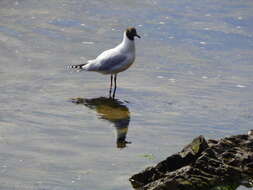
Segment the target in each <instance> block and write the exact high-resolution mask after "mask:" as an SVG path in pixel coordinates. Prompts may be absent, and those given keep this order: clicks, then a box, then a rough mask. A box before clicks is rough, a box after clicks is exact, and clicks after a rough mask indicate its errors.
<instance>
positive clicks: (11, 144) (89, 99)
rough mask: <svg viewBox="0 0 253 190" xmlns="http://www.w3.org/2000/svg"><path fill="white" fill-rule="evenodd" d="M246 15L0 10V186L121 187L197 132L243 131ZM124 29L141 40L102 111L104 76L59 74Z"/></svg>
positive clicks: (163, 5)
mask: <svg viewBox="0 0 253 190" xmlns="http://www.w3.org/2000/svg"><path fill="white" fill-rule="evenodd" d="M252 11H253V2H252V1H251V0H238V1H230V0H221V1H216V0H214V1H211V0H182V1H174V0H172V1H162V0H157V1H156V0H144V1H139V2H137V1H132V0H130V1H116V0H113V1H97V0H94V1H87V0H72V1H67V0H50V1H46V0H45V1H39V0H19V1H13V0H3V1H0V61H1V62H0V81H1V82H0V92H1V93H0V105H1V106H0V142H1V143H0V151H1V156H0V182H1V183H0V189H5V190H13V189H18V190H29V189H35V190H42V189H43V190H52V189H54V190H58V189H61V190H81V189H106V190H111V189H114V190H122V189H131V186H130V183H129V182H128V178H129V177H130V176H131V175H132V174H134V173H136V172H138V171H140V170H142V169H144V168H145V167H146V166H149V165H152V164H154V163H157V162H159V161H160V160H162V159H164V158H165V157H166V156H168V155H170V154H172V153H175V152H177V151H179V150H180V149H181V148H182V147H183V146H184V145H185V144H187V143H188V142H190V141H191V139H192V138H193V137H195V136H197V135H201V134H202V135H204V136H205V137H207V138H220V137H224V136H228V135H232V134H241V133H246V132H247V131H248V130H249V129H251V128H252V124H253V98H252V90H253V83H252V81H253V75H252V71H253V62H252V61H253V33H252V32H253V24H252V23H253V16H252ZM128 26H135V27H136V28H137V31H138V33H139V34H140V35H141V36H142V38H141V39H140V40H137V41H136V49H137V53H136V54H137V58H136V61H135V63H134V65H133V66H132V67H131V68H130V69H129V70H128V71H126V72H124V73H122V74H120V75H119V77H118V89H117V94H116V98H117V101H116V102H110V100H108V99H107V98H105V97H106V96H107V95H108V87H109V82H110V81H109V80H110V78H109V76H103V75H99V74H96V73H85V72H80V73H76V72H71V71H69V70H67V69H66V68H65V67H66V65H69V64H80V63H83V62H84V61H86V60H88V59H91V58H94V57H95V56H96V55H97V54H99V53H100V52H101V51H103V50H104V49H107V48H111V47H113V46H114V45H116V44H117V43H118V42H119V41H121V38H122V32H123V30H124V29H125V28H126V27H128ZM73 100H75V101H74V103H73V102H72V101H73ZM119 139H120V140H121V141H119ZM122 140H123V141H122ZM124 141H125V142H124ZM122 142H123V143H122ZM130 142H131V143H130ZM239 189H244V188H243V187H241V188H239Z"/></svg>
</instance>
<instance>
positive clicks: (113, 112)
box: [72, 97, 131, 148]
mask: <svg viewBox="0 0 253 190" xmlns="http://www.w3.org/2000/svg"><path fill="white" fill-rule="evenodd" d="M72 102H73V103H76V104H83V105H85V106H87V107H88V108H90V109H92V110H96V112H97V113H98V117H99V119H103V120H107V121H109V122H111V123H112V124H113V125H114V127H115V128H116V132H117V147H118V148H125V147H126V144H129V143H131V142H128V141H126V136H127V131H128V126H129V122H130V112H129V109H128V107H127V106H126V105H124V104H123V102H121V101H119V100H117V99H112V98H106V97H99V98H91V99H84V98H74V99H72Z"/></svg>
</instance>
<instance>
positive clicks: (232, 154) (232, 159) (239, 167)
mask: <svg viewBox="0 0 253 190" xmlns="http://www.w3.org/2000/svg"><path fill="white" fill-rule="evenodd" d="M252 177H253V135H252V134H248V135H236V136H231V137H227V138H223V139H220V140H208V141H206V140H205V138H204V137H203V136H199V137H197V138H195V139H194V140H193V141H192V143H190V144H189V145H187V146H186V147H185V148H184V149H183V150H182V151H181V152H179V153H177V154H174V155H172V156H170V157H168V158H167V159H166V160H164V161H162V162H160V163H158V164H157V165H156V166H154V167H149V168H147V169H145V170H144V171H142V172H140V173H138V174H135V175H133V176H132V177H131V178H130V182H131V183H132V186H133V187H134V188H135V189H141V190H142V189H143V190H151V189H152V190H202V189H203V190H204V189H205V190H206V189H212V188H215V187H217V186H223V187H224V186H231V185H232V186H233V187H234V188H232V189H236V187H238V186H239V185H241V184H242V185H244V186H247V187H252V179H253V178H252ZM225 189H226V188H225Z"/></svg>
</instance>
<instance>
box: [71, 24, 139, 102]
mask: <svg viewBox="0 0 253 190" xmlns="http://www.w3.org/2000/svg"><path fill="white" fill-rule="evenodd" d="M134 37H138V38H140V36H139V35H138V34H137V32H136V29H135V28H133V27H129V28H127V29H126V30H125V31H124V35H123V40H122V42H121V43H120V44H119V45H117V46H116V47H115V48H112V49H109V50H106V51H104V52H103V53H101V54H100V55H99V56H97V57H96V59H92V60H88V61H87V63H84V64H80V65H71V66H70V68H75V69H78V70H79V71H82V70H84V71H95V72H99V73H102V74H110V75H111V84H110V91H109V96H110V97H111V92H112V85H113V77H114V91H113V98H114V97H115V92H116V88H117V85H116V80H117V73H119V72H122V71H125V70H126V69H128V68H129V67H130V66H131V65H132V64H133V62H134V60H135V44H134Z"/></svg>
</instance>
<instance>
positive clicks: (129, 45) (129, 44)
mask: <svg viewBox="0 0 253 190" xmlns="http://www.w3.org/2000/svg"><path fill="white" fill-rule="evenodd" d="M120 45H121V48H123V49H124V50H126V51H129V50H132V51H135V45H134V40H129V39H128V37H127V35H126V32H124V35H123V40H122V42H121V43H120Z"/></svg>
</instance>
